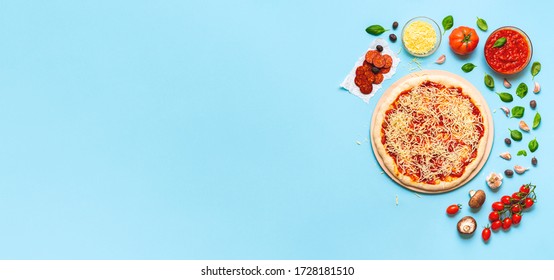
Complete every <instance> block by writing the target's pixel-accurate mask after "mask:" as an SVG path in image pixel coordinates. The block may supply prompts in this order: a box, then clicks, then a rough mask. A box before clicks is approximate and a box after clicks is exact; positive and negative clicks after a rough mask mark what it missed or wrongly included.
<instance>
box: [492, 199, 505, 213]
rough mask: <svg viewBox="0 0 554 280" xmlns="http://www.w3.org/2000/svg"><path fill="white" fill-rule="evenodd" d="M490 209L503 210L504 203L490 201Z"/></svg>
mask: <svg viewBox="0 0 554 280" xmlns="http://www.w3.org/2000/svg"><path fill="white" fill-rule="evenodd" d="M492 210H494V211H502V210H504V203H502V202H500V201H497V202H493V203H492Z"/></svg>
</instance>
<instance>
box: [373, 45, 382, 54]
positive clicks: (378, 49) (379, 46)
mask: <svg viewBox="0 0 554 280" xmlns="http://www.w3.org/2000/svg"><path fill="white" fill-rule="evenodd" d="M375 48H376V49H377V51H378V52H382V51H383V46H381V45H377V46H376V47H375Z"/></svg>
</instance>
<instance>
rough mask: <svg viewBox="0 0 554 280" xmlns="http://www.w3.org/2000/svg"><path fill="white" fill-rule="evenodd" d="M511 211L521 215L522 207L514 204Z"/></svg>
mask: <svg viewBox="0 0 554 280" xmlns="http://www.w3.org/2000/svg"><path fill="white" fill-rule="evenodd" d="M511 210H512V213H519V212H521V206H519V204H514V205H513V206H512V209H511Z"/></svg>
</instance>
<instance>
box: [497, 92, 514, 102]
mask: <svg viewBox="0 0 554 280" xmlns="http://www.w3.org/2000/svg"><path fill="white" fill-rule="evenodd" d="M496 94H498V96H500V100H502V101H503V102H506V103H509V102H512V101H514V97H513V96H512V95H511V94H509V93H507V92H500V93H498V92H497V93H496Z"/></svg>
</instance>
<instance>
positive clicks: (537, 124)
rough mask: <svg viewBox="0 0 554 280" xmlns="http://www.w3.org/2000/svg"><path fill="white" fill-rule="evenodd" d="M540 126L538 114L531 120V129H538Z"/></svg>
mask: <svg viewBox="0 0 554 280" xmlns="http://www.w3.org/2000/svg"><path fill="white" fill-rule="evenodd" d="M540 124H541V115H540V114H539V113H536V114H535V118H534V119H533V129H535V128H537V127H539V125H540Z"/></svg>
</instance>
